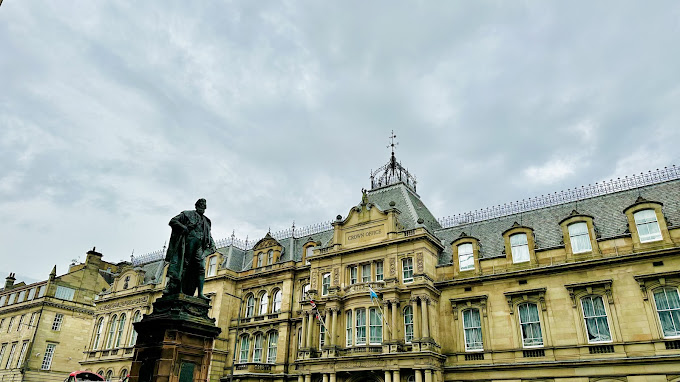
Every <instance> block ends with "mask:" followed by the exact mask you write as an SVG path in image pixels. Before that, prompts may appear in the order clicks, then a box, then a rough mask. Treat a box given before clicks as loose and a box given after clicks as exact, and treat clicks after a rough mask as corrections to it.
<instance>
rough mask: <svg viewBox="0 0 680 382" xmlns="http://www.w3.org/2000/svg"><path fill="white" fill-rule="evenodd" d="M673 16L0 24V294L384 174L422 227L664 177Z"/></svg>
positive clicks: (37, 11) (330, 204) (106, 14)
mask: <svg viewBox="0 0 680 382" xmlns="http://www.w3.org/2000/svg"><path fill="white" fill-rule="evenodd" d="M678 47H680V2H677V1H652V2H641V1H620V0H617V1H595V2H593V1H522V2H520V1H512V2H510V1H500V2H496V1H410V2H395V1H368V2H367V1H335V2H331V1H308V2H305V1H291V2H268V1H235V2H217V1H210V2H207V1H206V2H187V1H163V2H160V1H156V2H152V1H142V2H140V1H115V2H114V1H109V2H101V1H96V2H94V1H89V0H87V1H68V2H45V1H37V0H36V1H33V0H5V1H4V2H3V3H2V6H1V7H0V214H1V215H2V216H3V220H2V223H1V224H0V227H1V229H0V243H1V245H2V247H1V248H0V272H2V274H0V277H2V278H4V277H5V275H6V273H7V272H16V273H17V274H19V275H22V276H23V277H25V278H33V279H45V278H46V277H47V275H48V273H49V272H50V270H51V268H52V266H53V265H54V264H56V265H57V271H58V273H60V274H61V273H65V272H66V271H67V267H68V264H69V263H70V261H71V259H76V258H77V259H79V260H80V261H84V259H85V252H86V251H87V250H89V249H91V248H92V247H93V246H96V247H97V251H100V252H102V253H103V254H104V259H105V260H109V261H119V260H124V259H129V256H130V254H131V253H132V251H133V250H134V253H135V254H143V253H146V252H151V251H154V250H157V249H160V248H161V247H162V246H163V244H164V242H165V241H166V240H167V239H168V238H169V235H170V228H169V227H168V225H167V224H168V221H169V220H170V218H172V217H173V216H175V215H176V214H177V213H179V212H180V211H182V210H186V209H192V208H193V205H194V202H195V201H196V199H198V198H200V197H205V198H206V199H207V200H208V209H207V211H206V215H207V216H208V217H210V218H211V219H212V222H213V236H214V237H215V239H220V238H225V237H228V236H230V235H231V233H232V230H234V231H235V234H236V236H237V237H239V238H241V239H245V238H246V236H248V237H249V238H250V240H253V239H254V240H257V239H259V238H262V237H263V236H264V235H265V234H266V232H267V230H268V229H270V228H271V230H272V232H274V231H278V230H282V229H286V228H289V227H290V226H291V224H292V223H293V221H295V225H296V226H297V227H302V226H306V225H309V224H313V223H317V222H321V221H327V220H331V219H333V218H334V217H335V216H336V215H338V214H341V215H343V216H346V214H347V212H348V211H349V209H350V207H351V206H352V205H355V204H357V203H358V202H360V200H361V189H362V187H369V186H370V183H369V174H370V170H372V169H376V168H377V167H379V166H381V165H382V164H384V163H385V162H387V160H388V158H389V155H390V154H389V149H388V148H387V147H386V146H387V145H388V143H389V141H388V136H389V135H390V132H391V130H394V132H395V134H396V135H397V141H398V142H399V145H398V146H397V150H396V154H397V158H398V159H399V160H400V161H401V162H402V163H403V164H404V166H406V167H408V169H409V170H410V171H411V172H413V173H414V174H415V175H416V177H417V178H418V192H419V194H420V196H421V197H422V199H423V200H424V202H425V203H426V205H428V206H429V208H430V209H431V211H432V212H433V214H434V215H435V216H437V217H444V216H448V215H453V214H456V213H460V212H466V211H470V210H474V209H478V208H483V207H488V206H492V205H496V204H502V203H505V202H511V201H514V200H518V199H522V198H528V197H534V196H538V195H541V194H544V193H549V192H555V191H559V190H562V189H566V188H572V187H577V186H581V185H587V184H589V183H594V182H596V181H601V180H605V179H610V178H612V177H619V176H621V177H623V176H625V175H631V174H633V173H639V172H640V171H647V170H652V169H656V168H658V167H663V166H670V165H673V164H678V165H680V160H679V157H680V154H679V153H680V149H679V146H678V142H680V107H679V106H680V49H679V48H678Z"/></svg>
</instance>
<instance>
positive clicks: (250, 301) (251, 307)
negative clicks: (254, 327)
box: [246, 294, 255, 317]
mask: <svg viewBox="0 0 680 382" xmlns="http://www.w3.org/2000/svg"><path fill="white" fill-rule="evenodd" d="M253 314H255V297H254V296H253V295H252V294H251V295H249V296H248V298H247V300H246V317H252V316H253Z"/></svg>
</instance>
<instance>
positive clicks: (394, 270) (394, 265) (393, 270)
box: [390, 258, 397, 277]
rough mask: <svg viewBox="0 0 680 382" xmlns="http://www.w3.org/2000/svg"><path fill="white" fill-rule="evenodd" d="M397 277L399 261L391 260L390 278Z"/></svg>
mask: <svg viewBox="0 0 680 382" xmlns="http://www.w3.org/2000/svg"><path fill="white" fill-rule="evenodd" d="M396 275H397V259H394V258H392V259H390V276H392V277H394V276H396Z"/></svg>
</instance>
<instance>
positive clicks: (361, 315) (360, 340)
mask: <svg viewBox="0 0 680 382" xmlns="http://www.w3.org/2000/svg"><path fill="white" fill-rule="evenodd" d="M355 314H356V315H357V317H356V341H357V345H366V309H357V310H356V311H355Z"/></svg>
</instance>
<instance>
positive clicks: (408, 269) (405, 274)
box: [401, 257, 413, 283]
mask: <svg viewBox="0 0 680 382" xmlns="http://www.w3.org/2000/svg"><path fill="white" fill-rule="evenodd" d="M401 271H402V279H403V281H404V282H405V283H408V282H411V281H413V258H411V257H407V258H404V259H402V260H401Z"/></svg>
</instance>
